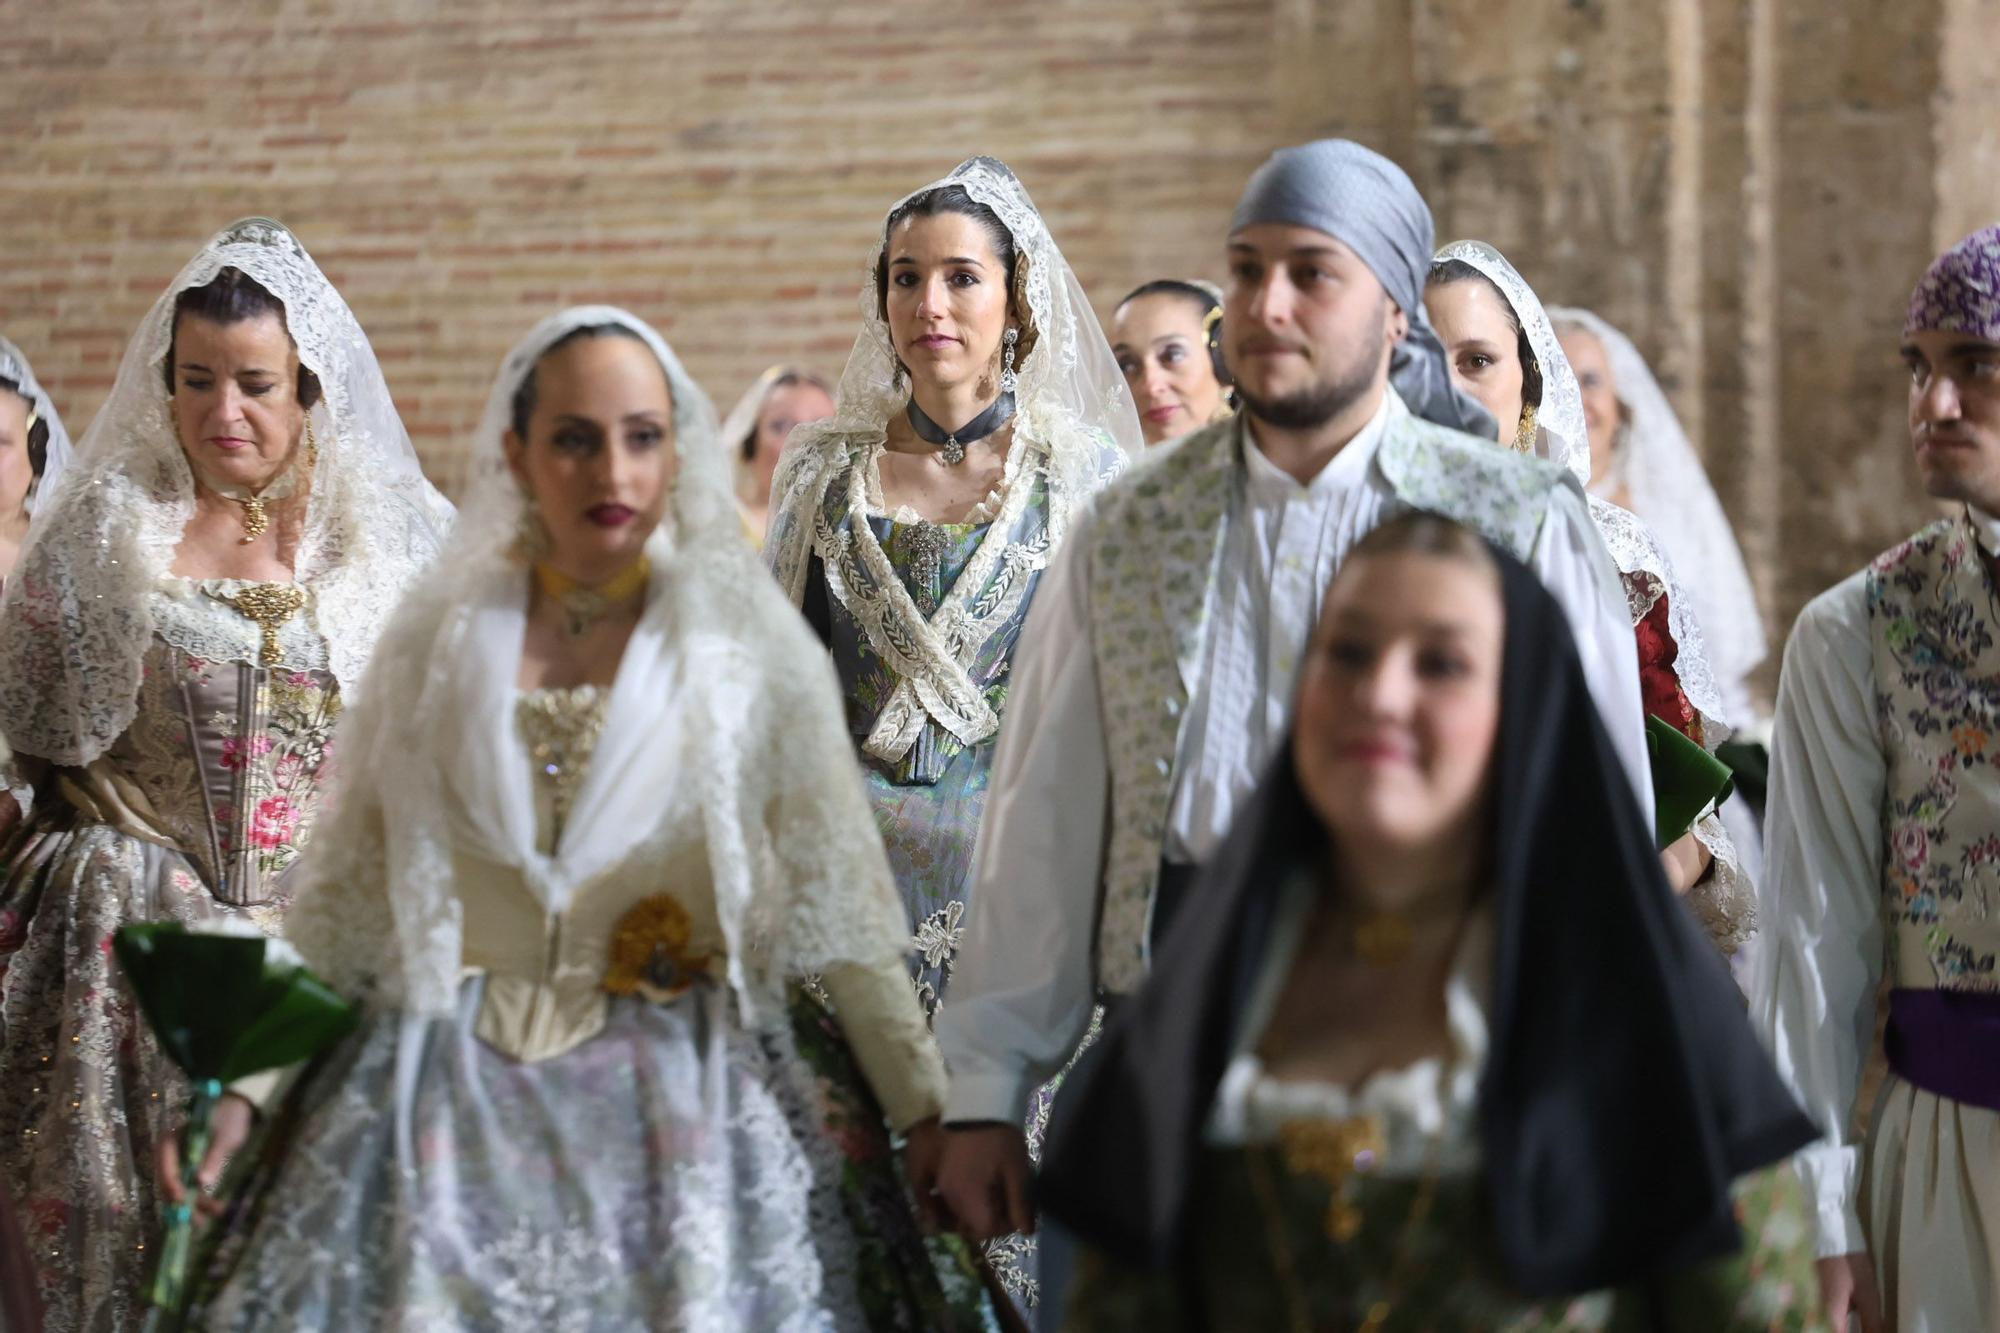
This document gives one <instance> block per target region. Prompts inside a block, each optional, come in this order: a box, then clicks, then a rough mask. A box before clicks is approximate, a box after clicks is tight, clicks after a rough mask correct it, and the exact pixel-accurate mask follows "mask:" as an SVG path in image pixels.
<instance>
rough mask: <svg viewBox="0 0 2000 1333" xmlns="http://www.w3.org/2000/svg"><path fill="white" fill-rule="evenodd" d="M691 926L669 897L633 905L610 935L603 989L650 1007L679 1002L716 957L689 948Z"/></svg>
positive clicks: (685, 913)
mask: <svg viewBox="0 0 2000 1333" xmlns="http://www.w3.org/2000/svg"><path fill="white" fill-rule="evenodd" d="M693 937H694V921H693V919H692V918H691V917H689V916H688V910H687V908H685V907H683V906H681V904H680V902H679V900H678V899H676V898H674V897H673V896H672V895H671V894H665V893H656V894H654V895H653V896H652V897H650V898H645V899H642V900H641V901H639V902H638V903H636V904H635V905H634V906H633V907H632V909H631V910H630V911H628V912H626V913H625V915H624V916H622V917H620V918H619V919H618V925H617V926H616V927H615V928H614V929H613V930H612V932H611V966H610V968H609V969H608V970H607V971H606V972H605V974H604V989H605V990H607V991H609V992H610V993H611V994H613V995H637V996H638V997H639V998H641V999H643V1000H647V1001H650V1002H651V1003H653V1004H665V1003H667V1002H668V1001H670V1000H674V999H677V998H678V997H679V996H680V995H681V994H682V993H684V992H685V991H686V990H687V988H688V987H689V986H692V985H693V984H694V982H695V978H696V977H700V976H705V975H707V974H708V971H709V966H710V964H711V963H712V962H713V961H714V959H715V955H714V954H713V953H712V952H709V951H706V950H704V951H702V952H699V953H697V952H695V951H693V950H692V949H690V948H689V947H688V945H689V941H690V940H692V939H693Z"/></svg>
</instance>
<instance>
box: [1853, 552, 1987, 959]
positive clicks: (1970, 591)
mask: <svg viewBox="0 0 2000 1333" xmlns="http://www.w3.org/2000/svg"><path fill="white" fill-rule="evenodd" d="M1867 591H1868V628H1869V639H1870V642H1871V644H1872V645H1873V654H1874V667H1875V716H1876V723H1877V726H1878V727H1879V729H1880V734H1881V742H1882V755H1883V759H1884V760H1885V761H1886V763H1887V766H1888V774H1887V782H1886V784H1885V787H1884V791H1883V802H1882V847H1883V854H1882V903H1883V913H1884V916H1885V919H1886V920H1887V921H1888V925H1889V955H1890V969H1891V976H1892V977H1893V978H1894V982H1893V984H1894V985H1896V986H1898V987H1906V988H1910V989H1932V988H1935V989H1942V990H1961V991H1986V992H1995V991H2000V975H1996V972H1995V968H1994V958H1995V956H1996V954H2000V772H1996V770H1995V767H1994V765H1995V762H1996V760H2000V721H1996V715H2000V641H1996V635H2000V606H1996V603H1995V591H1994V584H1993V578H1992V576H1991V575H1990V574H1989V573H1988V571H1987V567H1986V562H1985V561H1984V560H1983V559H1981V553H1980V549H1979V544H1978V541H1977V540H1976V538H1975V537H1974V535H1973V529H1972V526H1971V523H1970V521H1969V519H1966V518H1951V519H1944V520H1942V521H1940V522H1937V523H1934V524H1932V525H1931V526H1930V527H1927V528H1925V529H1924V530H1923V531H1922V532H1919V533H1918V534H1917V535H1916V536H1914V537H1912V538H1910V539H1909V540H1908V541H1906V542H1904V543H1903V544H1902V545H1901V546H1898V547H1896V548H1895V549H1894V550H1892V551H1889V552H1887V553H1886V554H1884V555H1882V556H1880V557H1878V558H1877V559H1876V561H1875V563H1874V564H1873V565H1871V566H1870V567H1869V570H1868V578H1867Z"/></svg>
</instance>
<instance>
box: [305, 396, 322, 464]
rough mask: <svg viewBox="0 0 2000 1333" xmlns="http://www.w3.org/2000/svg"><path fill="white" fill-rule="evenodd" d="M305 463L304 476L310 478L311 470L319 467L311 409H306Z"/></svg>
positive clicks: (316, 439)
mask: <svg viewBox="0 0 2000 1333" xmlns="http://www.w3.org/2000/svg"><path fill="white" fill-rule="evenodd" d="M305 462H306V474H307V475H308V476H310V475H312V470H313V469H314V468H316V467H318V466H319V440H318V438H317V437H316V436H314V434H313V414H312V409H311V408H307V409H306V460H305Z"/></svg>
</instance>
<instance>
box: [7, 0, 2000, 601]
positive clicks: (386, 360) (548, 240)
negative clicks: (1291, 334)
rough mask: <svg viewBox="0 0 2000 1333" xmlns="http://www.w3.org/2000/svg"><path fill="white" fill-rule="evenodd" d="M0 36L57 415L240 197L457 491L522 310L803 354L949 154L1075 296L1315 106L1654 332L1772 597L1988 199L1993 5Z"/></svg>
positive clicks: (735, 352) (624, 0) (74, 18)
mask: <svg viewBox="0 0 2000 1333" xmlns="http://www.w3.org/2000/svg"><path fill="white" fill-rule="evenodd" d="M0 33H4V39H0V179H4V180H5V182H6V186H5V188H4V190H0V237H4V240H5V249H4V253H5V256H6V259H5V263H4V265H0V329H4V330H5V331H6V332H7V333H8V334H9V336H12V337H14V338H15V339H16V340H17V341H19V342H21V343H22V344H23V346H24V347H26V348H27V349H28V351H29V353H30V355H31V356H32V357H33V358H34V360H35V362H36V365H37V368H38V369H39V370H40V371H41V372H42V373H43V377H44V379H45V380H46V381H47V382H48V383H49V385H50V386H51V388H52V389H53V390H54V391H55V392H56V394H57V395H58V397H59V398H60V400H61V403H62V406H63V407H64V409H65V411H66V413H67V415H68V416H69V417H70V418H71V420H72V421H73V422H74V423H75V424H76V425H77V426H78V427H79V428H80V427H81V426H82V425H83V424H84V423H85V422H87V421H88V419H89V415H90V413H91V411H92V410H93V409H94V408H95V406H96V404H97V403H98V402H99V401H100V399H101V398H102V396H103V394H104V392H105V390H106V389H107V388H108V386H109V383H110V380H111V377H112V375H113V373H114V371H115V368H116V364H117V360H118V357H119V355H120V353H121V351H122V349H123V345H124V341H125V339H126V337H127V336H128V334H129V332H130V330H131V327H132V326H133V324H134V323H135V322H136V320H137V318H138V316H139V315H140V313H141V312H142V311H143V310H144V309H145V308H146V306H147V305H148V303H149V302H150V301H151V300H152V299H153V298H154V297H155V296H156V295H157V294H158V292H159V290H160V289H161V287H162V286H163V285H164V284H165V282H166V281H167V279H168V278H170V277H171V276H172V274H173V272H174V271H175V269H177V268H178V267H179V265H180V264H181V263H182V262H183V261H184V260H185V259H186V257H187V256H188V254H189V253H191V251H192V250H193V248H194V247H195V246H196V245H197V244H199V243H200V241H201V240H202V239H203V238H204V237H205V236H206V235H207V234H208V233H209V232H211V231H212V230H213V229H214V228H215V227H217V226H219V225H221V224H222V223H224V222H227V221H228V220H230V219H231V218H234V217H236V216H238V215H241V214H244V213H252V212H256V213H268V214H272V215H274V216H277V217H280V218H283V219H285V220H286V221H287V222H289V223H291V224H292V225H293V226H294V227H295V228H296V229H297V230H298V231H299V232H300V234H301V235H302V236H303V237H304V238H305V240H306V243H307V245H308V246H309V247H310V248H311V249H312V251H313V252H314V254H315V255H316V256H317V257H318V258H319V260H320V261H321V263H322V264H323V265H324V266H325V267H326V269H327V271H328V272H329V273H330V274H331V275H332V276H333V278H334V280H335V282H336V283H338V284H339V285H340V287H341V289H342V291H343V292H344V293H345V294H346V295H347V297H348V299H349V301H350V302H351V303H352V304H353V305H354V307H355V309H356V311H357V312H358V313H359V315H360V317H361V320H362V323H363V325H364V326H365V327H366V328H367V330H368V331H369V333H370V335H371V336H372V337H373V339H374V341H375V344H376V347H377V350H378V352H379V353H380V355H381V357H382V361H383V364H384V367H385V370H386V371H387V373H388V376H389V381H390V384H391V387H392V388H393V389H394V390H395V392H396V394H397V397H398V401H399V402H400V404H401V405H402V408H403V410H404V413H405V416H406V419H407V420H408V423H409V425H410V429H411V433H412V435H413V436H414V437H415V439H416V441H417V445H418V448H419V449H420V450H421V451H422V453H423V455H424V457H425V460H426V463H427V465H428V466H430V467H431V468H432V469H433V471H434V474H435V475H437V477H438V478H439V480H440V481H441V482H442V483H443V484H445V485H446V486H447V487H454V486H456V485H457V484H458V482H459V481H460V480H461V478H460V463H461V459H462V452H463V441H464V438H465V434H466V432H467V431H468V430H469V429H470V427H471V425H472V423H473V422H474V420H475V419H476V418H477V415H478V412H479V408H480V406H481V403H482V402H483V399H484V396H485V393H486V389H487V386H488V383H489V381H490V378H491V375H492V373H493V370H494V367H495V365H496V364H497V362H498V359H499V356H500V354H501V352H502V351H504V350H505V348H506V347H507V345H508V344H509V343H510V342H511V341H512V340H513V339H514V338H515V337H516V336H517V335H518V334H519V333H520V332H521V331H522V330H523V329H524V328H526V326H527V325H528V324H529V323H530V322H532V321H533V320H534V319H535V318H537V317H539V316H540V315H541V314H543V313H546V312H547V311H548V310H550V309H553V308H555V307H556V306H558V305H560V304H565V303H569V302H574V301H580V300H609V301H616V302H620V303H622V304H626V305H629V306H631V307H632V308H633V309H635V310H637V311H638V312H639V313H641V314H643V315H645V316H647V317H648V318H650V319H652V320H654V321H655V322H656V323H657V324H659V326H660V327H661V328H662V329H663V330H664V331H665V332H666V334H667V336H668V337H669V338H670V339H671V340H673V341H674V343H675V344H676V346H677V347H678V348H679V349H680V351H681V353H682V355H683V356H684V357H685V359H686V360H687V362H688V364H689V366H690V368H691V369H692V370H693V371H694V373H695V374H696V375H697V376H698V377H700V378H701V379H702V381H703V382H704V383H705V384H707V385H708V386H709V388H710V391H711V392H712V394H713V395H714V396H715V398H716V399H717V400H718V406H720V407H723V408H726V407H727V406H728V404H729V403H730V402H731V401H732V400H733V399H734V397H735V396H736V394H737V393H738V392H739V391H740V389H741V387H742V386H743V385H744V384H745V383H746V382H747V381H748V380H749V379H750V378H751V376H752V375H754V374H755V373H756V372H757V371H758V370H759V369H760V368H762V367H763V366H764V365H766V364H768V363H769V362H771V361H774V360H779V359H800V360H804V361H806V362H808V363H810V364H813V365H816V366H818V367H820V368H821V369H823V370H825V371H827V372H829V373H834V372H837V371H838V370H839V367H840V364H841V362H842V361H843V359H844V357H845V354H846V350H847V348H848V345H849V344H850V342H851V340H852V337H853V330H854V321H855V310H856V293H857V291H858V288H859V284H860V281H861V278H862V274H863V264H864V261H865V258H866V255H867V252H868V250H869V246H870V243H871V240H872V237H873V235H874V231H875V228H876V227H877V226H878V225H879V221H880V218H881V215H882V212H883V210H884V208H885V207H886V206H887V205H888V204H889V203H890V202H891V201H892V200H893V199H894V198H896V197H897V196H898V195H900V194H901V193H903V192H905V191H906V190H908V189H910V188H912V187H914V186H916V185H919V184H922V183H923V182H925V181H927V180H929V179H931V178H932V177H934V176H937V175H939V174H942V172H943V171H945V170H946V169H948V168H949V167H950V166H951V165H952V164H953V163H954V162H956V161H957V160H958V159H959V158H961V157H963V156H965V155H967V154H969V153H972V152H990V153H994V154H997V155H999V156H1001V157H1003V158H1005V159H1007V160H1008V161H1009V162H1011V163H1012V164H1013V165H1014V166H1015V167H1016V168H1017V170H1019V172H1020V173H1021V175H1022V177H1023V179H1024V180H1025V181H1026V182H1027V184H1028V186H1029V188H1030V190H1031V191H1032V192H1033V193H1034V195H1035V197H1036V199H1037V201H1038V202H1039V204H1040V205H1041V206H1042V208H1043V210H1044V212H1045V213H1046V214H1047V215H1048V217H1049V220H1050V225H1051V228H1052V229H1053V231H1054V233H1055V235H1056V237H1057V239H1058V241H1059V242H1060V243H1061V244H1062V245H1063V246H1064V248H1065V250H1066V251H1067V253H1068V254H1069V257H1070V259H1071V262H1072V263H1073V264H1074V265H1075V267H1076V269H1077V271H1078V273H1079V275H1080V276H1081V277H1082V279H1083V282H1084V284H1085V285H1086V287H1087V288H1089V289H1090V291H1091V292H1092V294H1093V296H1094V297H1095V299H1096V300H1097V303H1098V306H1099V309H1100V311H1102V312H1105V313H1108V307H1109V306H1110V304H1111V303H1112V302H1113V301H1115V300H1116V298H1117V296H1118V295H1120V294H1121V293H1122V292H1123V291H1124V290H1126V289H1127V288H1129V287H1130V286H1132V285H1134V284H1135V283H1137V282H1139V281H1141V280H1143V279H1146V278H1151V277H1156V276H1160V275H1162V274H1190V273H1192V274H1197V275H1204V276H1211V277H1214V276H1219V268H1220V240H1221V233H1222V230H1223V228H1224V226H1225V225H1226V221H1227V217H1228V213H1229V210H1230V208H1231V206H1232V205H1233V203H1234V200H1235V197H1236V195H1237V193H1238V191H1239V190H1240V188H1241V185H1242V182H1243V180H1244V178H1245V176H1246V175H1247V174H1248V172H1249V171H1250V170H1251V168H1252V167H1254V166H1255V164H1256V163H1257V162H1258V161H1259V160H1261V158H1262V157H1263V156H1264V154H1265V153H1267V152H1268V151H1269V150H1270V149H1271V148H1272V147H1274V146H1276V145H1278V144H1281V143H1284V142H1290V141H1296V140H1299V139H1303V138H1306V137H1309V136H1311V135H1315V134H1320V133H1346V134H1351V135H1353V136H1354V137H1357V138H1360V139H1363V140H1365V141H1367V142H1369V143H1372V144H1374V145H1376V146H1378V147H1381V148H1383V149H1385V150H1387V151H1389V152H1390V153H1392V154H1393V155H1395V156H1397V157H1398V158H1399V159H1400V160H1402V161H1403V162H1405V164H1406V165H1407V166H1409V167H1410V169H1411V172H1412V175H1413V176H1415V177H1416V179H1417V180H1418V182H1419V184H1420V185H1422V186H1424V187H1425V189H1426V190H1427V191H1428V192H1429V193H1430V195H1431V197H1432V199H1433V202H1434V204H1435V206H1436V209H1437V213H1438V224H1439V226H1438V229H1439V234H1440V237H1441V238H1450V237H1455V236H1463V235H1480V236H1484V237H1486V238H1487V239H1489V240H1492V241H1493V242H1495V243H1496V244H1498V245H1499V246H1500V247H1501V248H1502V249H1504V250H1506V251H1507V252H1508V253H1509V255H1510V256H1511V257H1513V258H1514V259H1515V260H1516V262H1517V263H1518V264H1519V265H1520V267H1521V268H1522V270H1523V272H1524V273H1526V274H1527V275H1528V276H1529V278H1530V280H1531V281H1533V282H1534V283H1535V284H1536V285H1537V286H1538V287H1539V288H1540V289H1541V290H1542V292H1543V294H1544V295H1545V296H1546V297H1547V298H1549V299H1551V300H1560V301H1565V302H1570V303H1581V304H1588V305H1592V306H1595V307H1596V308H1598V309H1600V310H1601V311H1602V312H1603V313H1605V314H1606V315H1607V316H1608V317H1610V318H1612V319H1613V320H1615V321H1617V322H1619V323H1621V324H1622V325H1624V326H1625V327H1626V328H1627V329H1628V330H1629V331H1630V332H1632V334H1633V335H1634V337H1635V338H1636V339H1637V340H1638V341H1639V343H1640V344H1641V346H1642V347H1643V348H1645V349H1646V350H1647V351H1648V352H1649V353H1650V354H1652V355H1653V356H1654V358H1655V360H1656V363H1657V365H1658V368H1659V369H1660V371H1661V373H1662V378H1663V379H1664V380H1665V382H1666V383H1667V384H1668V386H1669V389H1670V391H1671V392H1672V393H1673V394H1674V395H1675V397H1676V399H1677V401H1678V402H1679V403H1680V404H1681V406H1682V408H1683V409H1684V411H1685V413H1686V414H1687V416H1688V417H1689V420H1690V422H1691V423H1692V424H1694V425H1696V426H1697V427H1698V428H1700V429H1699V433H1700V434H1702V435H1704V436H1705V437H1706V438H1705V448H1706V451H1707V454H1708V457H1709V460H1710V465H1711V470H1712V471H1713V473H1714V475H1715V477H1716V480H1717V484H1718V488H1719V489H1720V490H1721V492H1722V494H1723V499H1724V502H1725V504H1726V505H1727V506H1728V507H1729V508H1730V510H1731V512H1732V514H1733V515H1735V517H1736V518H1737V520H1738V522H1739V525H1740V526H1741V527H1742V528H1743V536H1744V541H1745V545H1746V548H1747V550H1748V552H1749V554H1750V556H1751V559H1752V563H1753V566H1755V572H1756V573H1757V575H1758V578H1759V582H1760V587H1761V589H1762V591H1763V592H1764V594H1765V597H1766V601H1767V610H1768V611H1769V612H1770V613H1771V620H1772V623H1773V626H1774V627H1782V626H1783V625H1786V624H1788V623H1789V621H1790V618H1791V616H1792V614H1793V613H1794V612H1795V611H1796V609H1797V607H1798V606H1799V605H1800V604H1801V603H1802V602H1803V600H1804V599H1805V597H1806V596H1808V595H1810V593H1811V592H1812V591H1814V590H1816V589H1817V588H1818V587H1821V586H1824V585H1825V584H1827V583H1830V582H1832V581H1833V580H1834V579H1835V578H1837V577H1838V576H1839V575H1840V574H1841V573H1842V572H1844V571H1845V570H1847V569H1850V568H1853V567H1854V566H1856V565H1857V564H1858V563H1859V562H1860V561H1861V560H1862V559H1864V558H1865V557H1866V556H1867V555H1868V554H1869V553H1871V552H1872V551H1874V550H1876V549H1879V548H1880V547H1881V546H1883V545H1885V544H1886V543H1887V542H1888V541H1889V540H1891V539H1892V538H1893V537H1895V536H1896V535H1898V534H1899V533H1901V532H1902V531H1905V530H1907V529H1908V528H1909V527H1910V526H1912V525H1913V524H1914V523H1915V522H1916V521H1917V520H1918V519H1920V518H1921V517H1922V515H1923V505H1922V503H1921V500H1920V498H1919V497H1918V496H1917V493H1916V489H1915V487H1914V484H1913V483H1912V481H1911V479H1910V477H1911V473H1910V467H1909V462H1908V458H1907V449H1906V447H1905V446H1904V444H1903V441H1902V437H1901V425H1900V422H1901V418H1902V400H1901V394H1902V390H1901V380H1900V373H1899V370H1898V368H1897V366H1896V363H1895V359H1894V355H1893V340H1894V337H1895V333H1896V322H1897V319H1898V316H1899V313H1900V308H1901V302H1902V299H1903V296H1904V294H1905V293H1906V292H1907V290H1908V288H1909V285H1910V283H1911V282H1912V281H1913V279H1914V277H1915V275H1916V274H1917V272H1919V271H1920V270H1921V268H1922V266H1923V264H1924V262H1925V261H1926V260H1927V259H1928V257H1929V254H1930V253H1931V251H1932V249H1933V248H1934V246H1935V245H1936V244H1938V243H1940V242H1941V241H1942V240H1945V239H1950V238H1952V237H1955V236H1956V235H1957V234H1959V233H1961V232H1963V231H1964V230H1966V229H1968V228H1969V227H1970V226H1971V225H1973V224H1974V223H1975V222H1977V221H1979V220H1982V219H1990V218H1993V217H2000V147H1996V143H2000V140H1996V135H1997V134H2000V131H1996V130H1995V129H1994V128H1993V126H1994V125H1995V124H2000V119H1996V117H1995V115H1994V111H1995V107H1996V103H1995V102H1994V96H1995V95H1994V93H1993V91H1992V86H1991V80H1990V79H1986V78H1985V73H1984V71H1985V70H1986V67H1987V65H1989V64H1990V57H1991V54H1992V53H1993V52H1994V51H1996V50H2000V0H1912V3H1910V4H1907V5H1898V6H1855V5H1852V4H1845V3H1839V2H1838V0H1807V2H1804V3H1797V4H1792V3H1785V4H1780V3H1779V0H1663V2H1662V3H1661V4H1658V5H1630V4H1624V3H1616V2H1614V0H1570V2H1569V3H1563V4H1558V3H1555V0H1516V2H1515V3H1512V4H1508V3H1502V4H1497V5H1496V4H1494V3H1492V2H1491V0H1340V2H1339V3H1335V0H1011V2H1009V3H994V4H988V5H980V6H974V5H950V6H939V5H933V4H916V3H911V2H909V0H882V2H878V3H870V4H865V5H864V4H829V3H820V4H811V5H807V4H798V3H778V2H775V0H737V2H735V3H731V2H730V0H687V2H686V3H681V4H659V3H646V2H641V0H545V2H542V3H535V4H523V3H505V2H503V0H337V2H336V0H246V2H243V3H235V4H229V5H212V4H207V3H202V0H146V3H143V4H142V3H137V2H136V0H0ZM1982 51H1983V52H1985V53H1987V54H1986V56H1984V57H1981V56H1979V54H1978V53H1979V52H1982Z"/></svg>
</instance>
